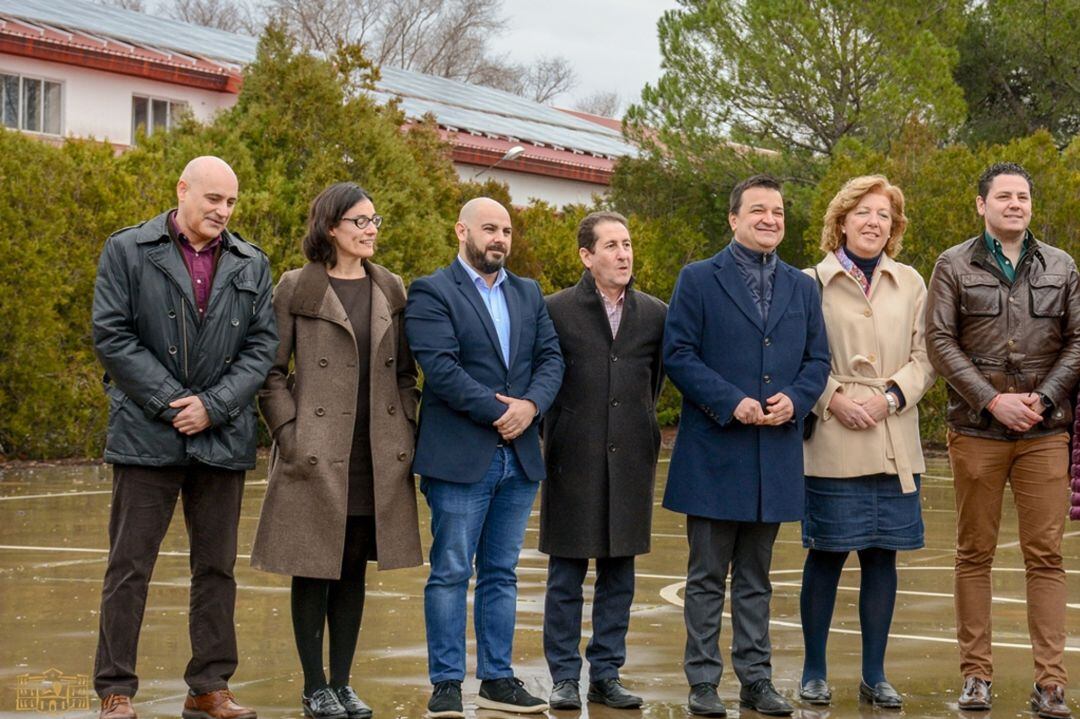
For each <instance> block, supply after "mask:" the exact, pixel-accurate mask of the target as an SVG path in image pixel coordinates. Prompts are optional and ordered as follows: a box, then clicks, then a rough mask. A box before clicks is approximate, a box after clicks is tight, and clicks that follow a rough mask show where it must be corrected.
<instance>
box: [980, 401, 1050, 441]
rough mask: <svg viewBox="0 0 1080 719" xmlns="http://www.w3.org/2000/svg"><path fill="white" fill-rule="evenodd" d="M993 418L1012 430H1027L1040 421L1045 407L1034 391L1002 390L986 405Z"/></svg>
mask: <svg viewBox="0 0 1080 719" xmlns="http://www.w3.org/2000/svg"><path fill="white" fill-rule="evenodd" d="M986 408H987V409H988V410H990V414H992V415H994V418H995V419H996V420H997V421H998V422H1001V423H1002V424H1003V425H1005V426H1006V427H1007V428H1008V429H1010V430H1012V431H1013V432H1027V431H1028V430H1029V429H1031V428H1032V427H1034V426H1035V425H1036V424H1038V423H1039V422H1041V421H1042V418H1043V412H1045V411H1046V409H1047V407H1046V406H1045V405H1044V404H1043V401H1042V397H1040V396H1039V395H1037V394H1035V393H1034V392H1027V393H1020V392H1002V393H1001V394H999V395H998V396H997V397H995V398H994V399H992V400H990V403H989V404H988V405H987V406H986Z"/></svg>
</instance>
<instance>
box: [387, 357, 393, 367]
mask: <svg viewBox="0 0 1080 719" xmlns="http://www.w3.org/2000/svg"><path fill="white" fill-rule="evenodd" d="M392 364H394V358H393V357H387V358H386V366H387V367H389V366H390V365H392Z"/></svg>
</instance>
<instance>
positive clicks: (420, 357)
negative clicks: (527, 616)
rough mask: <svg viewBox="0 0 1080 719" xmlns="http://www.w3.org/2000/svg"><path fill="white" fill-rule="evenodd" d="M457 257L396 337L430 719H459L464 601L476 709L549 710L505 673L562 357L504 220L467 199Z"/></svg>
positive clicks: (421, 289) (415, 289)
mask: <svg viewBox="0 0 1080 719" xmlns="http://www.w3.org/2000/svg"><path fill="white" fill-rule="evenodd" d="M454 231H455V232H456V234H457V237H458V246H459V249H458V256H457V258H456V259H455V260H454V261H453V262H451V263H450V265H449V266H448V267H444V268H443V269H441V270H439V271H437V272H435V273H434V274H432V275H429V276H427V277H422V278H420V279H418V280H416V281H415V282H413V284H412V287H410V289H409V301H408V305H407V306H406V309H405V332H406V334H407V335H408V339H409V346H410V347H411V348H412V352H413V355H414V356H415V357H416V360H417V361H418V362H419V363H420V367H421V368H422V369H423V370H424V389H423V396H422V397H421V405H420V433H419V438H418V440H417V443H416V457H415V459H414V460H413V471H414V472H416V473H417V474H419V475H420V476H421V480H420V489H421V491H422V492H423V493H424V496H425V498H426V499H427V502H428V506H429V507H431V533H432V538H433V541H432V545H431V554H430V562H431V574H430V576H429V577H428V581H427V586H426V587H425V588H424V619H425V623H426V626H427V642H428V674H429V676H430V679H431V683H432V684H433V685H434V690H433V692H432V696H431V700H430V701H429V702H428V714H427V716H429V717H464V716H465V714H464V712H463V709H462V701H461V681H462V680H463V679H464V678H465V621H466V595H467V593H468V588H469V579H470V577H471V576H472V572H473V563H474V561H475V565H476V575H477V578H476V596H475V598H474V599H475V601H474V603H473V619H474V622H475V627H476V653H477V657H476V674H477V677H478V678H479V679H480V680H481V683H480V695H479V697H478V699H477V705H478V706H480V707H484V708H488V709H497V710H504V711H514V712H523V713H540V712H543V711H546V710H547V704H546V703H545V702H544V701H543V700H542V699H538V698H537V697H534V696H532V695H531V694H529V693H528V692H527V691H525V688H524V686H523V685H522V683H521V682H520V681H519V680H517V679H516V678H515V677H514V672H513V669H512V668H511V666H510V653H511V647H512V644H513V638H514V615H515V610H516V604H517V575H516V573H515V568H516V567H517V561H518V555H519V554H520V552H521V545H522V542H523V541H524V538H525V524H526V522H527V521H528V518H529V513H530V511H531V509H532V505H533V500H534V498H535V497H536V490H537V487H538V486H539V482H540V480H542V479H543V478H544V473H545V469H544V459H543V456H542V455H541V451H540V436H539V424H540V422H539V420H540V416H541V415H542V414H543V413H544V412H546V411H547V410H548V408H549V407H550V406H551V404H552V402H553V401H554V400H555V395H556V394H558V391H559V386H560V384H561V383H562V375H563V360H562V354H561V353H560V350H559V339H558V337H557V336H556V334H555V327H554V325H553V324H552V322H551V318H550V317H548V312H547V308H546V306H545V304H544V297H543V294H542V293H541V291H540V286H539V285H538V284H537V283H536V281H534V280H527V279H523V278H520V277H517V276H515V275H513V274H511V273H510V272H507V271H506V269H505V267H504V265H505V263H506V259H507V257H509V255H510V245H511V239H512V228H511V225H510V214H509V213H508V212H507V211H506V208H504V207H503V206H502V205H500V204H499V203H498V202H496V201H494V200H491V199H488V198H484V197H481V198H477V199H474V200H470V201H469V202H468V203H466V204H465V206H464V207H462V208H461V214H460V215H459V217H458V222H457V224H456V225H455V226H454Z"/></svg>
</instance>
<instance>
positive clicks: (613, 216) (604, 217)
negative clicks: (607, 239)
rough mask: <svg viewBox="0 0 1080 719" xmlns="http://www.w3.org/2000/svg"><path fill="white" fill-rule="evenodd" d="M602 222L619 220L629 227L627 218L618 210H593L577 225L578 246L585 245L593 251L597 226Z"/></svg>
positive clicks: (621, 223)
mask: <svg viewBox="0 0 1080 719" xmlns="http://www.w3.org/2000/svg"><path fill="white" fill-rule="evenodd" d="M601 222H618V223H619V224H620V225H622V226H623V227H627V228H629V227H630V225H628V224H627V222H626V218H625V217H623V216H622V215H620V214H619V213H618V212H607V211H605V212H592V213H590V214H588V215H586V216H585V219H583V220H582V221H581V224H580V225H578V227H577V244H578V247H579V248H580V247H584V248H585V249H586V250H588V251H589V252H592V251H593V250H594V249H595V247H596V226H597V225H599V224H600V223H601Z"/></svg>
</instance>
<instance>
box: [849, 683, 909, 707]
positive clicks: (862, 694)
mask: <svg viewBox="0 0 1080 719" xmlns="http://www.w3.org/2000/svg"><path fill="white" fill-rule="evenodd" d="M859 699H861V700H863V701H864V702H870V703H871V704H873V705H874V706H876V707H881V708H882V709H899V708H900V707H902V706H903V705H904V700H903V698H901V696H900V693H899V692H898V691H896V690H895V689H893V685H892V684H889V683H888V682H878V683H877V684H875V685H874V686H873V687H871V686H870V685H869V684H867V683H866V682H859Z"/></svg>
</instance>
